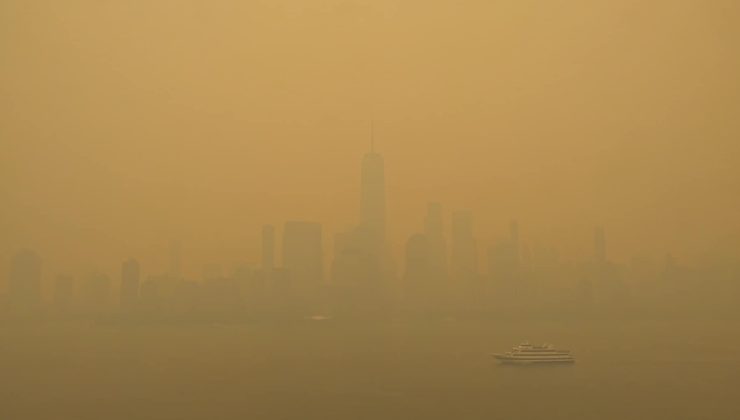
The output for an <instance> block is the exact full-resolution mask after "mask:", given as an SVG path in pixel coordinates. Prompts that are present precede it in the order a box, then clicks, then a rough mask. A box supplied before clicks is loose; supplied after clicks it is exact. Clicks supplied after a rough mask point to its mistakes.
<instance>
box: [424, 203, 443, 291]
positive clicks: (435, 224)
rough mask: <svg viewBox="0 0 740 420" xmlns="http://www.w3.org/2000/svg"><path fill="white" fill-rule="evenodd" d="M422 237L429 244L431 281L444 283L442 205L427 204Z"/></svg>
mask: <svg viewBox="0 0 740 420" xmlns="http://www.w3.org/2000/svg"><path fill="white" fill-rule="evenodd" d="M424 235H426V238H427V241H428V243H429V265H430V270H431V275H432V277H433V280H434V281H436V282H442V281H444V279H445V277H446V276H447V240H446V239H445V236H444V219H443V217H442V205H441V204H439V203H429V205H428V207H427V216H426V218H425V219H424Z"/></svg>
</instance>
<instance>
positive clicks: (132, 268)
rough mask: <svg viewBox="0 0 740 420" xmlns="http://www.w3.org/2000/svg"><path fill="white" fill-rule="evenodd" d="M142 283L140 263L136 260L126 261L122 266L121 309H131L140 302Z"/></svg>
mask: <svg viewBox="0 0 740 420" xmlns="http://www.w3.org/2000/svg"><path fill="white" fill-rule="evenodd" d="M140 282H141V270H140V268H139V262H138V261H136V260H135V259H133V258H132V259H129V260H127V261H124V263H123V265H122V266H121V291H120V298H121V307H122V308H124V309H131V308H133V307H135V306H136V305H137V302H138V301H139V284H140Z"/></svg>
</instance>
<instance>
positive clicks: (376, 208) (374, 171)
mask: <svg viewBox="0 0 740 420" xmlns="http://www.w3.org/2000/svg"><path fill="white" fill-rule="evenodd" d="M360 225H361V227H362V230H363V231H364V234H365V235H367V239H368V240H369V241H371V244H372V245H373V246H375V247H377V248H378V249H380V248H382V247H383V245H384V243H385V228H386V226H385V164H384V162H383V157H382V156H381V155H380V154H378V153H375V151H371V152H370V153H366V154H365V156H364V157H363V158H362V180H361V197H360Z"/></svg>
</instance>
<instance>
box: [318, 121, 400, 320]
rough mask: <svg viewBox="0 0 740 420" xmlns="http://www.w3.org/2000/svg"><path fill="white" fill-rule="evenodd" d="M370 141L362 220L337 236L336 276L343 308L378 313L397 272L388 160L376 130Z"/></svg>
mask: <svg viewBox="0 0 740 420" xmlns="http://www.w3.org/2000/svg"><path fill="white" fill-rule="evenodd" d="M371 130H372V129H371ZM370 142H371V143H370V151H369V152H368V153H366V154H365V155H364V156H363V158H362V169H361V174H360V175H361V178H360V220H359V223H358V225H357V226H356V227H355V228H354V229H352V230H350V231H349V232H345V233H342V234H339V235H337V236H336V237H335V241H336V243H335V253H334V261H333V263H332V279H333V283H334V287H335V288H336V289H337V294H336V296H338V301H337V302H336V303H337V305H338V306H337V308H338V310H342V311H344V310H347V311H350V312H375V313H377V312H378V310H381V308H382V307H383V305H384V304H385V302H386V301H387V299H388V297H389V296H388V286H389V280H390V279H391V278H393V277H394V275H395V273H394V272H395V270H394V264H393V263H392V258H391V257H390V253H389V251H388V247H387V245H386V196H385V163H384V161H383V157H382V156H381V155H380V154H379V153H376V152H375V144H374V136H373V133H372V132H371V136H370ZM341 308H345V309H341Z"/></svg>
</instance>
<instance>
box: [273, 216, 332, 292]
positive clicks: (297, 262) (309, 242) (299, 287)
mask: <svg viewBox="0 0 740 420" xmlns="http://www.w3.org/2000/svg"><path fill="white" fill-rule="evenodd" d="M323 263H324V254H323V243H322V234H321V224H319V223H314V222H287V223H286V224H285V229H284V230H283V268H284V269H285V271H286V275H287V276H288V279H289V283H290V291H291V294H293V295H294V296H295V297H297V298H298V300H299V301H301V302H307V303H314V302H315V299H316V297H317V294H318V293H319V289H320V288H321V286H322V285H323V277H324V269H323Z"/></svg>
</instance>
